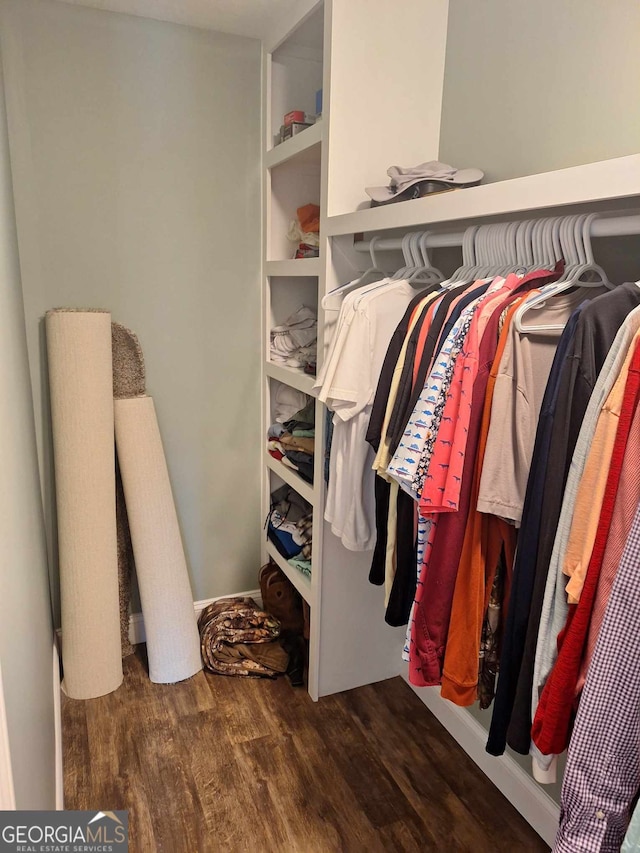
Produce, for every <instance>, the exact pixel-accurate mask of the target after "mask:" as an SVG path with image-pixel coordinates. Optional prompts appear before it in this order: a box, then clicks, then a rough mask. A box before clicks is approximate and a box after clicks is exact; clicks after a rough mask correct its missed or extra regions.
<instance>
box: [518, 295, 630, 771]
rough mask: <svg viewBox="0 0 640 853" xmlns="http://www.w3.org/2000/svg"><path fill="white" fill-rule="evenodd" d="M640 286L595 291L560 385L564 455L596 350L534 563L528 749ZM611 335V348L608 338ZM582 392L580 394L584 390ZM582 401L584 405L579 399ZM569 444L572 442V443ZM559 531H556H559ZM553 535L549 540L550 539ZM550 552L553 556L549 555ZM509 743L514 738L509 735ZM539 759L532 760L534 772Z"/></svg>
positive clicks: (524, 696) (521, 695) (525, 697)
mask: <svg viewBox="0 0 640 853" xmlns="http://www.w3.org/2000/svg"><path fill="white" fill-rule="evenodd" d="M639 300H640V288H638V287H637V285H636V284H625V285H621V286H620V287H619V288H616V290H614V291H613V292H612V293H609V294H605V295H604V296H600V297H597V298H596V299H594V300H593V302H592V303H591V304H590V305H589V306H588V307H589V315H588V317H587V321H586V325H585V329H584V330H583V331H582V332H581V336H580V339H581V342H580V344H579V347H578V350H577V352H576V353H575V356H573V357H571V358H570V359H569V360H568V361H567V371H568V372H567V377H566V379H567V381H566V382H565V384H564V386H563V390H562V396H563V399H564V401H565V402H564V409H565V416H564V419H563V423H564V426H563V428H562V430H561V431H560V433H559V436H558V437H559V441H560V453H561V454H562V456H563V457H564V452H566V450H567V449H568V448H567V447H566V445H565V451H564V452H563V450H562V445H563V443H564V442H566V435H567V429H568V424H569V420H570V419H569V418H567V416H566V410H567V408H568V405H567V397H569V396H570V394H571V387H572V383H571V377H572V375H574V376H575V370H576V368H577V367H579V365H580V361H581V358H582V353H583V351H584V350H586V351H588V352H590V353H591V355H590V356H589V357H588V358H586V363H588V364H591V368H590V370H589V375H588V378H587V379H586V380H585V381H588V382H591V381H593V372H592V370H593V364H594V361H593V359H594V353H595V358H596V362H595V364H596V366H597V365H598V364H600V363H601V364H602V368H601V369H600V371H599V373H598V374H597V376H596V378H595V381H594V383H593V384H594V390H593V393H592V395H591V398H590V400H589V403H588V404H587V408H586V411H585V413H584V415H583V418H582V425H581V428H580V430H579V440H577V441H576V445H575V449H574V450H575V452H572V457H571V464H570V469H569V472H568V475H567V478H566V486H565V488H564V490H563V493H562V496H561V495H560V494H557V492H558V484H557V482H556V484H555V487H554V484H553V481H552V482H551V484H550V490H551V491H550V501H549V504H548V505H547V506H546V509H545V524H546V527H547V533H546V535H545V536H544V541H542V540H540V543H539V547H540V548H541V549H543V550H544V554H543V555H542V557H541V560H540V565H539V574H538V573H537V569H536V582H535V587H534V590H533V595H532V599H531V602H530V616H529V626H528V630H527V637H526V642H525V649H524V655H523V660H522V664H521V678H520V681H519V683H518V692H517V696H516V700H515V709H516V710H515V717H516V721H515V722H514V724H513V729H512V735H513V743H512V744H511V745H513V746H514V748H517V747H516V746H515V743H516V741H517V743H518V746H519V747H520V748H521V749H522V750H524V748H525V743H526V741H527V740H529V741H530V733H531V721H532V720H533V717H534V716H535V710H536V707H537V704H538V698H539V696H540V693H541V691H542V688H543V687H544V684H545V682H546V679H547V676H548V674H549V672H550V671H551V667H552V666H553V663H554V661H555V659H556V654H557V647H556V637H557V636H558V633H559V632H560V630H561V629H562V626H563V625H564V623H565V621H566V616H567V608H568V604H567V598H566V593H565V589H564V587H565V583H566V581H565V579H564V575H563V573H562V566H563V563H564V552H565V550H566V544H567V541H568V539H569V533H570V530H571V524H572V518H573V509H574V506H575V499H576V495H577V490H578V486H579V482H580V479H581V477H582V472H583V470H584V463H585V460H586V456H587V453H588V449H589V447H590V445H591V441H592V439H593V434H594V432H595V427H596V424H597V420H598V417H599V414H600V410H601V408H602V406H603V404H604V402H605V400H606V398H607V397H608V395H609V393H610V392H611V389H612V387H613V384H614V382H615V380H616V378H617V376H618V374H619V372H620V369H621V367H622V365H623V363H624V360H625V358H626V355H627V353H628V350H629V346H630V343H631V340H632V339H633V337H634V335H635V332H636V331H637V330H638V329H640V308H638V305H639V304H640V302H639ZM609 341H611V344H610V345H609V347H608V349H607V344H608V342H609ZM580 396H582V395H580ZM577 402H578V405H581V400H580V399H579V400H578V401H577ZM570 446H571V445H569V447H570ZM553 464H554V469H555V471H556V472H557V470H558V465H559V464H561V463H560V462H559V460H558V458H557V457H556V456H555V455H554V462H553ZM558 501H560V502H561V510H562V512H561V514H560V515H559V516H557V518H558V522H557V523H555V521H554V519H555V518H556V516H554V515H553V510H554V507H553V504H554V503H555V502H558ZM556 533H557V535H556ZM549 540H551V542H550V541H549ZM549 553H551V557H548V556H547V555H548V554H549ZM510 743H511V741H510ZM535 772H536V765H535V764H534V773H535Z"/></svg>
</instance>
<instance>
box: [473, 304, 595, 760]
mask: <svg viewBox="0 0 640 853" xmlns="http://www.w3.org/2000/svg"><path fill="white" fill-rule="evenodd" d="M579 316H580V308H577V309H576V310H575V311H574V313H573V314H572V315H571V317H570V318H569V321H568V322H567V325H566V326H565V329H564V332H563V333H562V336H561V338H560V341H559V343H558V347H557V349H556V354H555V356H554V359H553V364H552V366H551V371H550V373H549V379H548V381H547V386H546V388H545V392H544V397H543V400H542V406H541V409H540V418H539V420H538V427H537V430H536V438H535V442H534V447H533V454H532V464H531V474H530V476H529V479H528V481H527V490H526V493H525V499H524V507H523V511H522V530H521V533H520V541H519V548H518V553H517V554H516V561H515V566H514V570H513V581H512V586H511V596H510V598H509V611H508V613H507V619H506V622H505V628H504V633H503V639H502V652H501V654H500V678H499V679H498V687H497V690H496V697H495V701H494V703H493V715H492V717H491V725H490V728H489V737H488V740H487V752H489V753H491V755H502V753H503V752H504V750H505V748H506V745H507V728H508V726H509V722H510V720H511V713H512V711H513V703H514V701H515V695H516V686H517V683H518V676H519V672H520V664H521V660H522V648H523V646H524V641H525V636H526V630H527V624H528V619H529V618H530V601H531V589H532V587H533V583H534V571H535V560H536V553H537V547H538V541H539V533H540V523H541V517H542V495H543V490H544V478H545V475H546V470H547V462H548V458H549V446H550V442H551V432H552V428H553V419H554V415H555V409H556V405H557V401H558V393H559V388H560V382H561V378H562V371H563V368H564V364H565V361H566V357H567V354H568V353H570V352H571V351H572V347H573V342H574V337H575V331H576V328H577V326H578V319H579ZM527 751H528V749H527Z"/></svg>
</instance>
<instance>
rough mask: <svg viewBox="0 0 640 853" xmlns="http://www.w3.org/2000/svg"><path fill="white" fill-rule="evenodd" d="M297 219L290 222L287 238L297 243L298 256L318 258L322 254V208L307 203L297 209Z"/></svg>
mask: <svg viewBox="0 0 640 853" xmlns="http://www.w3.org/2000/svg"><path fill="white" fill-rule="evenodd" d="M296 213H297V217H298V218H297V219H294V220H292V221H291V223H290V224H289V230H288V231H287V239H288V240H290V241H291V242H292V243H297V249H296V252H295V257H296V258H317V257H318V256H319V255H320V208H319V207H318V205H317V204H305V205H303V206H302V207H299V208H298V210H297V211H296Z"/></svg>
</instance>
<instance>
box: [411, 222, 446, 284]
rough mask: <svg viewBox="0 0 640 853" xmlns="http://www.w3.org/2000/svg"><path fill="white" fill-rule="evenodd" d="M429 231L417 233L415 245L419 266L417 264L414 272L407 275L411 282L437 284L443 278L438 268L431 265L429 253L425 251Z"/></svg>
mask: <svg viewBox="0 0 640 853" xmlns="http://www.w3.org/2000/svg"><path fill="white" fill-rule="evenodd" d="M429 233H430V232H429V231H423V232H422V233H421V234H420V233H418V239H417V240H416V246H417V248H418V251H419V253H420V260H421V262H422V263H421V266H419V267H418V268H417V270H416V272H415V273H413V274H412V275H410V276H408V278H407V281H409V282H410V283H411V284H414V283H418V284H427V285H429V284H438V283H439V282H442V281H443V280H444V276H443V274H442V273H441V272H440V270H439V269H436V267H434V266H432V264H431V261H430V260H429V253H428V251H427V240H428V239H429Z"/></svg>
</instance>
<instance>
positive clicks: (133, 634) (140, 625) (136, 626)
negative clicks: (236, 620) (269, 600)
mask: <svg viewBox="0 0 640 853" xmlns="http://www.w3.org/2000/svg"><path fill="white" fill-rule="evenodd" d="M238 597H242V598H247V597H248V598H253V600H254V601H255V602H256V604H257V605H258V606H259V607H262V596H261V594H260V590H259V589H252V590H250V591H249V592H237V593H235V594H234V595H233V596H230V595H219V596H217V597H216V598H203V599H201V600H200V601H194V602H193V609H194V610H195V614H196V618H198V617H199V616H200V614H201V613H202V611H203V610H204V609H205V607H208V606H209V605H210V604H213V603H214V601H220V599H222V598H238ZM146 640H147V634H146V632H145V629H144V615H143V614H142V613H132V614H131V616H130V617H129V642H130V643H132V644H133V645H134V646H137V645H138V643H144V642H146Z"/></svg>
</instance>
